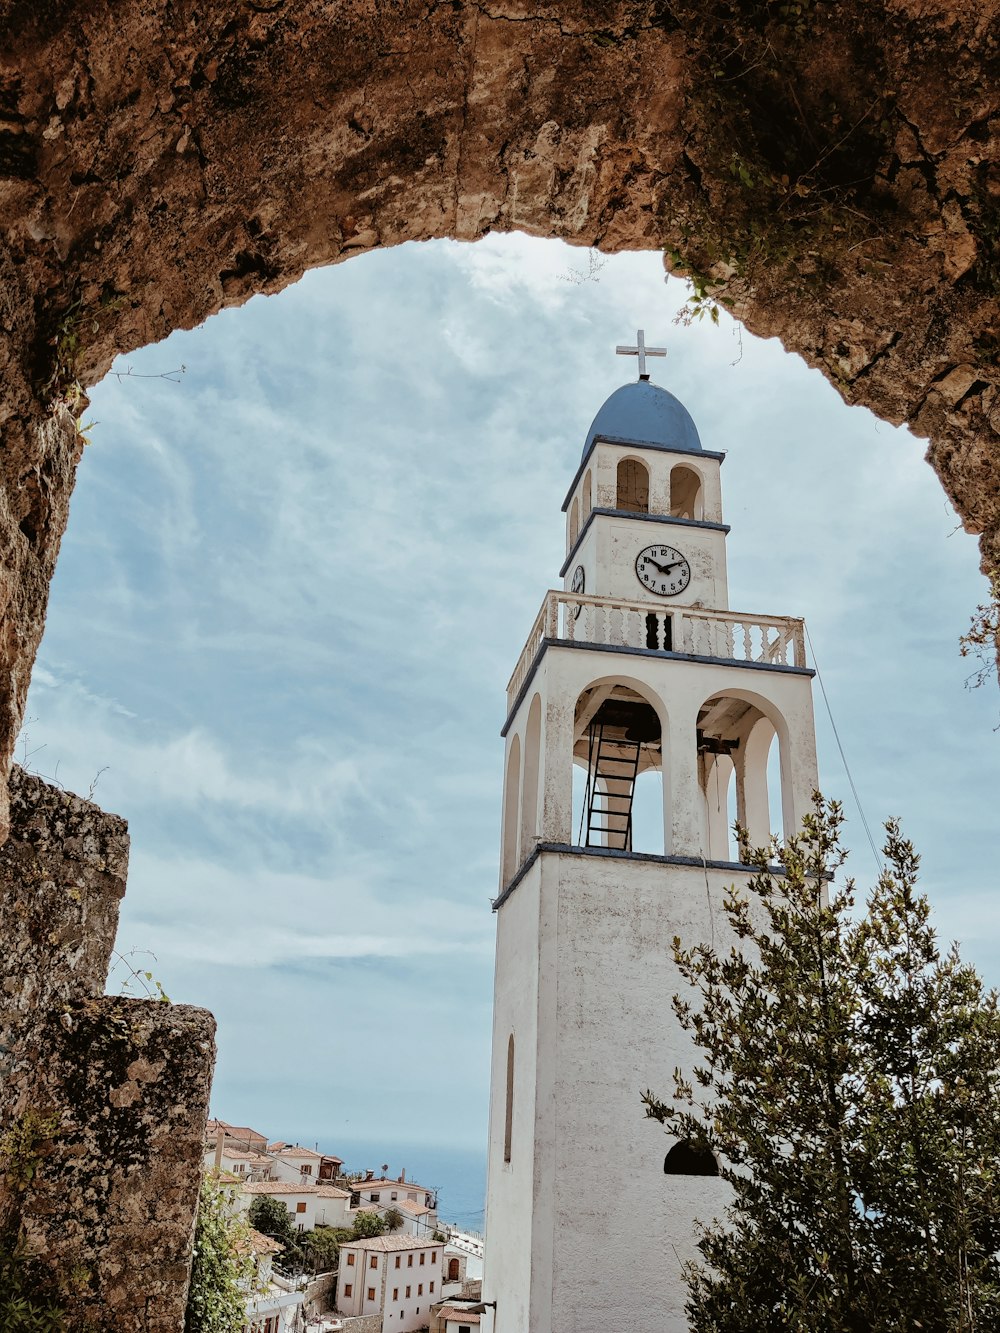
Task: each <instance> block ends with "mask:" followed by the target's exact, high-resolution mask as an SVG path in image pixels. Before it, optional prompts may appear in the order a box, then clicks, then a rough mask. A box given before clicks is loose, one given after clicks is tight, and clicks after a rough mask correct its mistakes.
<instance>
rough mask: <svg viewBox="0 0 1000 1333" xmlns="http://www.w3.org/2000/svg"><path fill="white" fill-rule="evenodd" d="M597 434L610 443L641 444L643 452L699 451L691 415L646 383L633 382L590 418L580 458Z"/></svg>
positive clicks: (586, 452)
mask: <svg viewBox="0 0 1000 1333" xmlns="http://www.w3.org/2000/svg"><path fill="white" fill-rule="evenodd" d="M598 435H599V436H600V437H601V438H602V439H604V440H611V441H612V442H614V443H618V442H619V441H621V442H622V443H623V444H641V445H642V446H643V447H644V448H646V449H679V450H681V451H683V452H685V453H701V451H702V449H701V440H700V439H699V438H698V428H697V426H696V425H695V424H694V421H693V420H692V419H691V413H690V412H689V411H688V410H687V408H686V407H685V406H684V404H683V403H682V402H680V401H679V400H678V399H677V398H675V397H674V395H673V394H672V393H668V391H667V390H666V389H661V388H660V386H659V385H658V384H650V382H649V381H648V380H634V381H633V382H632V383H631V384H623V385H622V387H621V388H620V389H616V390H615V391H614V393H613V394H612V395H611V397H610V398H609V399H608V400H607V402H606V403H605V404H604V406H603V407H602V408H601V410H600V411H599V412H598V414H597V416H596V417H594V422H593V425H592V426H591V427H590V433H589V434H588V436H587V443H586V444H585V445H584V446H583V456H584V458H586V457H587V454H588V453H589V452H590V446H591V445H592V444H593V443H594V438H595V436H598Z"/></svg>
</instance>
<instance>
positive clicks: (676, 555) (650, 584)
mask: <svg viewBox="0 0 1000 1333" xmlns="http://www.w3.org/2000/svg"><path fill="white" fill-rule="evenodd" d="M635 574H636V578H637V579H638V580H639V582H640V583H641V584H642V585H643V587H644V588H648V589H649V591H650V592H655V593H659V594H660V596H661V597H676V596H677V594H678V593H679V592H683V591H684V589H685V588H686V587H687V586H688V584H689V583H690V582H691V566H690V565H689V564H688V562H687V559H686V558H685V557H684V556H683V555H681V553H680V551H678V550H677V549H676V548H675V547H673V546H646V547H644V549H643V550H641V551H640V552H639V554H638V555H637V556H636V558H635Z"/></svg>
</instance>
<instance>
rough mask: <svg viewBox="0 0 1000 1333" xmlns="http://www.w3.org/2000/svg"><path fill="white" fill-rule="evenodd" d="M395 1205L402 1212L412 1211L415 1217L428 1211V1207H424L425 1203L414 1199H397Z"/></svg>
mask: <svg viewBox="0 0 1000 1333" xmlns="http://www.w3.org/2000/svg"><path fill="white" fill-rule="evenodd" d="M395 1207H396V1208H399V1209H400V1210H401V1211H402V1212H404V1213H413V1215H414V1216H415V1217H419V1216H421V1215H422V1214H424V1213H429V1212H430V1209H429V1208H428V1207H426V1205H424V1204H422V1203H420V1202H418V1201H417V1200H416V1199H397V1201H396V1203H395Z"/></svg>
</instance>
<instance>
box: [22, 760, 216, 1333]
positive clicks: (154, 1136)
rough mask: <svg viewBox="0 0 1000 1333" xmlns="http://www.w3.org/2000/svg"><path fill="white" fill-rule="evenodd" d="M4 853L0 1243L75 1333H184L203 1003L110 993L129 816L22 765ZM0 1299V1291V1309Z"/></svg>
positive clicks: (199, 1120)
mask: <svg viewBox="0 0 1000 1333" xmlns="http://www.w3.org/2000/svg"><path fill="white" fill-rule="evenodd" d="M11 798H12V799H11V814H12V821H11V833H10V837H9V839H8V840H7V843H6V845H5V846H4V847H3V848H0V938H2V939H3V941H4V948H3V950H2V951H0V1061H2V1063H0V1075H2V1078H0V1237H7V1236H9V1235H10V1234H11V1233H16V1234H18V1235H19V1236H20V1237H21V1239H22V1241H23V1242H24V1244H25V1245H26V1247H27V1249H28V1250H29V1251H30V1252H31V1253H33V1254H35V1255H37V1256H39V1260H40V1263H41V1266H42V1269H43V1271H44V1272H45V1273H46V1274H48V1275H50V1276H51V1280H52V1284H53V1287H54V1288H55V1289H56V1290H57V1291H58V1293H59V1297H60V1299H61V1301H62V1304H63V1308H64V1309H65V1311H66V1315H67V1327H68V1328H70V1329H72V1330H73V1333H87V1330H101V1331H102V1333H103V1331H104V1330H108V1333H110V1330H114V1333H180V1330H181V1329H182V1328H183V1323H184V1308H185V1304H186V1298H187V1285H188V1276H189V1270H190V1262H191V1247H192V1243H193V1229H194V1216H195V1209H196V1206H197V1198H198V1189H199V1184H200V1179H201V1163H202V1142H203V1137H204V1132H205V1120H206V1117H207V1114H208V1093H209V1087H210V1084H211V1076H212V1068H213V1063H214V1052H215V1045H214V1030H215V1024H214V1020H213V1019H212V1016H211V1014H209V1013H207V1012H206V1011H205V1010H202V1009H194V1008H191V1007H189V1006H185V1005H170V1004H160V1003H157V1002H156V1001H151V1000H134V999H125V998H122V997H106V996H104V995H103V994H102V992H103V990H104V984H105V980H106V976H107V968H108V961H109V959H110V956H111V951H112V947H113V944H114V937H115V930H116V927H117V923H118V904H119V901H120V899H121V897H122V894H123V893H124V891H125V875H126V868H127V862H128V834H127V831H126V826H125V822H124V820H122V819H119V818H118V817H117V816H116V815H108V814H105V813H104V812H103V811H102V810H100V809H99V808H98V807H97V806H95V805H92V804H91V803H90V802H89V801H83V800H81V799H80V798H79V797H76V796H71V795H69V794H68V793H66V792H62V791H59V790H57V789H56V788H54V787H50V786H49V785H48V784H46V783H44V782H42V781H41V780H40V779H38V778H34V777H30V776H28V775H27V774H25V773H23V772H22V771H21V770H20V769H19V768H15V769H14V771H13V774H12V777H11ZM2 1297H3V1293H2V1292H0V1303H2Z"/></svg>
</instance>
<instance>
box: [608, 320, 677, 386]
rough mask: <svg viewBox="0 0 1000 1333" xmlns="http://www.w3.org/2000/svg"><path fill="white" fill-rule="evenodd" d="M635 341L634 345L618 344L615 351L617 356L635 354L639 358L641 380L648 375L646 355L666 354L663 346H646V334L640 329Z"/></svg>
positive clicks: (646, 378)
mask: <svg viewBox="0 0 1000 1333" xmlns="http://www.w3.org/2000/svg"><path fill="white" fill-rule="evenodd" d="M635 341H636V345H635V347H622V346H621V345H620V344H619V345H618V346H617V347H616V348H615V351H616V352H617V353H618V355H619V356H637V357H638V358H639V378H640V379H641V380H648V379H649V375H648V374H647V372H646V357H647V356H666V354H667V349H666V348H665V347H647V346H646V335H645V333H644V332H643V330H642V329H639V331H638V333H637V334H636V340H635Z"/></svg>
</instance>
